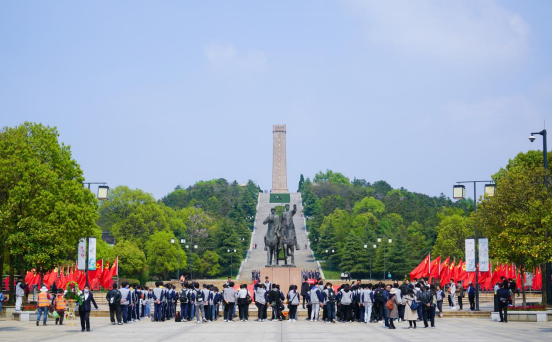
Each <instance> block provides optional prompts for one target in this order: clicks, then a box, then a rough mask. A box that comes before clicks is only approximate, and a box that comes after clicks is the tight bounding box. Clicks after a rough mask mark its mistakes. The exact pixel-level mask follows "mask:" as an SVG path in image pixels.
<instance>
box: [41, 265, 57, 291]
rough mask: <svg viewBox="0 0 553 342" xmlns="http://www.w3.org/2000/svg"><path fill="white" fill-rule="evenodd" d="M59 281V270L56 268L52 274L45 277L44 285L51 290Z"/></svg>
mask: <svg viewBox="0 0 553 342" xmlns="http://www.w3.org/2000/svg"><path fill="white" fill-rule="evenodd" d="M57 279H58V268H57V267H56V268H55V269H54V270H53V271H52V272H49V273H48V274H46V275H45V276H44V285H46V287H48V288H49V287H50V286H52V284H53V283H54V282H55V281H56V280H57Z"/></svg>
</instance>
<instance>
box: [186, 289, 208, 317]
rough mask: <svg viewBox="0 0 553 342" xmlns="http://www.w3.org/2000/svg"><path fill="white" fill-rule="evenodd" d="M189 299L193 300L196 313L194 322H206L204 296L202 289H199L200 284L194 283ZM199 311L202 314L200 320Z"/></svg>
mask: <svg viewBox="0 0 553 342" xmlns="http://www.w3.org/2000/svg"><path fill="white" fill-rule="evenodd" d="M190 300H191V301H193V302H194V304H195V306H194V308H195V315H196V323H198V324H201V323H207V319H206V318H205V310H204V307H205V301H206V300H205V297H204V293H203V291H202V290H200V284H198V283H194V291H193V292H192V294H191V295H190ZM200 313H201V315H202V317H201V320H200Z"/></svg>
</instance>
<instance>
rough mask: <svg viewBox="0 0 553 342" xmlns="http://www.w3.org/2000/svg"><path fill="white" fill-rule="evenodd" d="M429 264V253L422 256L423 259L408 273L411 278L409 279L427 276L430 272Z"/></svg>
mask: <svg viewBox="0 0 553 342" xmlns="http://www.w3.org/2000/svg"><path fill="white" fill-rule="evenodd" d="M429 264H430V254H428V255H427V256H426V258H424V260H423V261H422V262H421V263H420V264H419V266H417V267H416V268H415V269H414V270H413V271H412V272H411V273H409V277H410V278H411V281H413V279H415V278H420V277H425V276H428V275H429V273H430V270H429Z"/></svg>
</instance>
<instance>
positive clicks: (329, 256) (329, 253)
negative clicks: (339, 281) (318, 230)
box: [325, 249, 335, 279]
mask: <svg viewBox="0 0 553 342" xmlns="http://www.w3.org/2000/svg"><path fill="white" fill-rule="evenodd" d="M334 252H335V250H334V249H325V253H326V254H327V256H328V261H329V262H330V276H329V277H328V278H329V279H332V256H331V254H334Z"/></svg>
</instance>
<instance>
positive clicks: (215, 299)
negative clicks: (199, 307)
mask: <svg viewBox="0 0 553 342" xmlns="http://www.w3.org/2000/svg"><path fill="white" fill-rule="evenodd" d="M213 291H214V292H215V295H214V296H213V317H214V318H213V319H214V320H215V321H216V320H217V319H219V308H220V306H221V300H222V297H221V293H220V292H219V288H218V287H215V288H214V290H213Z"/></svg>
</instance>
